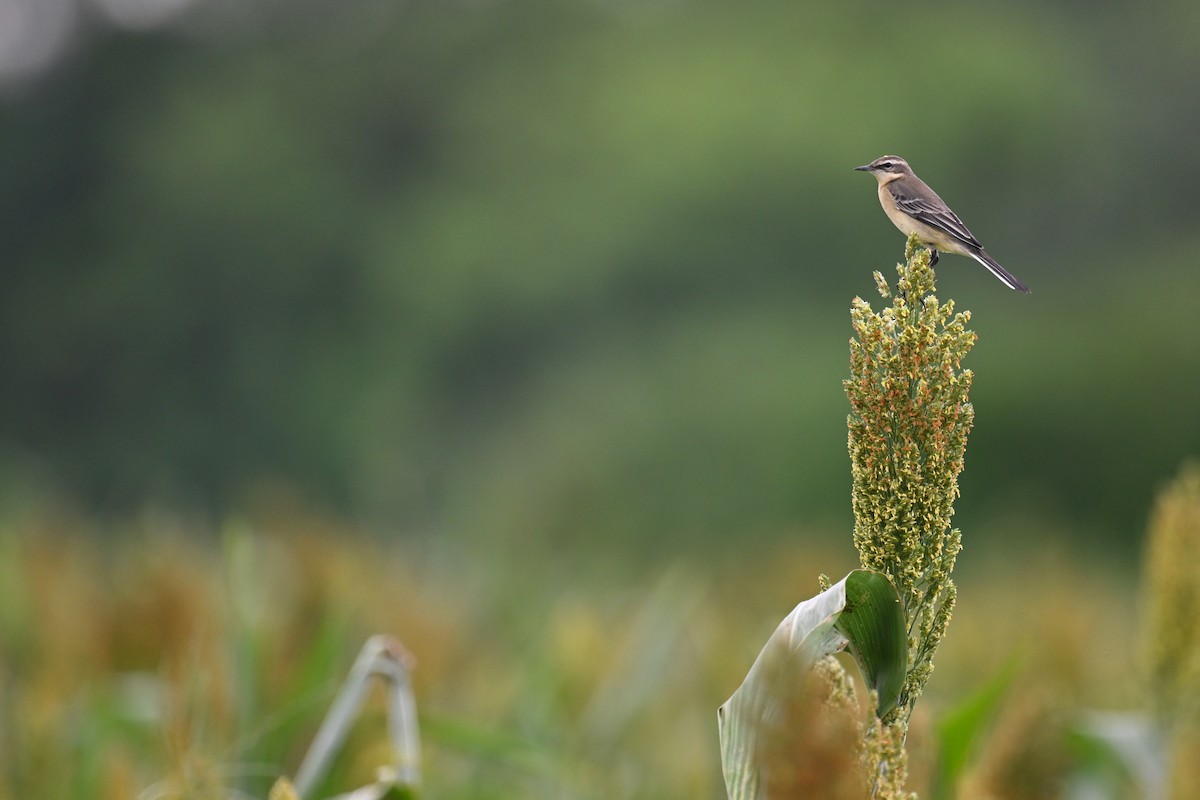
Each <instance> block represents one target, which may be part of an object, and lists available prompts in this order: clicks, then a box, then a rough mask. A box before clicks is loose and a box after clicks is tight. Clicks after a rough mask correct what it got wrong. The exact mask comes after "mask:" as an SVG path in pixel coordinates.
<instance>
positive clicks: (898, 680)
mask: <svg viewBox="0 0 1200 800" xmlns="http://www.w3.org/2000/svg"><path fill="white" fill-rule="evenodd" d="M839 650H849V652H850V653H851V654H852V655H853V656H854V659H855V661H856V662H857V663H858V666H859V669H860V670H862V672H863V676H864V679H865V680H866V682H867V685H868V686H869V687H870V688H872V689H874V690H875V691H876V693H877V694H878V698H879V706H878V708H877V709H876V714H878V715H879V716H883V715H884V714H886V713H887V712H888V711H890V710H891V709H892V708H894V707H895V706H896V702H897V701H898V700H899V697H900V690H901V688H902V687H903V686H904V676H905V670H906V669H907V666H908V636H907V631H906V629H905V625H904V614H903V612H902V610H901V608H900V598H899V596H898V595H897V594H896V589H895V587H893V586H892V583H891V581H889V580H888V579H887V577H886V576H885V575H883V574H881V573H878V572H871V571H870V570H854V571H853V572H851V573H850V574H849V575H847V576H846V577H845V578H843V579H842V580H840V581H838V582H837V583H836V584H834V585H833V586H831V587H829V589H827V590H826V591H824V592H822V593H821V594H819V595H817V596H816V597H813V598H811V599H809V600H806V601H804V602H803V603H801V604H800V605H798V606H796V607H795V608H794V609H792V612H791V613H790V614H788V615H787V617H785V618H784V620H783V621H782V622H781V623H779V626H778V627H777V628H776V629H775V632H774V633H773V634H771V638H770V639H768V640H767V643H766V645H765V646H764V647H763V649H762V652H760V653H759V654H758V658H757V659H756V660H755V661H754V665H753V666H752V667H750V672H749V673H748V674H747V675H746V679H745V680H744V681H743V682H742V685H741V686H739V687H738V689H737V691H736V692H734V693H733V696H732V697H730V698H729V699H728V700H726V701H725V703H724V705H722V706H721V708H720V709H719V710H718V711H717V726H718V730H719V733H720V738H721V769H722V771H723V772H724V774H725V787H726V789H727V791H728V792H729V797H730V800H749V799H751V798H761V797H763V790H762V787H761V784H760V776H759V769H758V737H759V730H760V728H761V727H762V725H763V724H764V723H765V722H766V721H767V720H769V719H771V717H772V716H773V715H775V714H776V713H777V712H778V709H779V706H780V704H781V703H783V702H786V700H787V698H788V696H789V695H790V694H791V693H792V692H794V691H795V687H796V686H797V683H798V681H800V680H802V678H803V676H804V674H805V673H806V672H807V671H808V670H809V668H811V667H812V665H813V664H814V663H815V662H816V661H817V660H818V659H820V658H822V657H824V656H827V655H830V654H832V653H836V652H838V651H839Z"/></svg>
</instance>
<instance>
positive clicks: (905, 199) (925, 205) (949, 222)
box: [888, 181, 983, 248]
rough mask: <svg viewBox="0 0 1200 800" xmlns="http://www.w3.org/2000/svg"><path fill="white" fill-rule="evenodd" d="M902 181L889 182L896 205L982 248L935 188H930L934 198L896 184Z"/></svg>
mask: <svg viewBox="0 0 1200 800" xmlns="http://www.w3.org/2000/svg"><path fill="white" fill-rule="evenodd" d="M898 183H901V181H893V182H891V183H889V184H888V189H890V190H891V192H892V197H893V198H895V200H896V205H897V206H899V207H900V210H901V211H903V212H904V213H905V214H908V215H909V216H910V217H912V218H913V219H916V220H918V221H920V222H924V223H925V224H926V225H929V226H931V227H934V228H937V229H938V230H940V231H945V232H946V233H948V234H950V235H951V236H953V237H954V238H955V239H959V240H961V241H962V242H963V243H964V244H968V245H970V246H972V247H979V248H982V247H983V245H981V244H980V243H979V240H978V239H976V238H975V234H973V233H971V231H969V230H967V226H966V225H964V224H963V221H962V220H961V219H959V218H958V215H957V214H955V213H954V212H953V211H951V210H950V207H949V206H947V205H946V204H945V203H943V202H942V199H941V198H940V197H938V196H937V195H936V194H934V192H933V190H932V189H930V190H929V194H930V195H932V198H929V197H922V196H920V195H917V194H913V193H911V192H907V191H905V190H904V189H903V188H901V187H899V186H897V185H896V184H898Z"/></svg>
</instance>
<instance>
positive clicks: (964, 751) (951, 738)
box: [933, 658, 1019, 800]
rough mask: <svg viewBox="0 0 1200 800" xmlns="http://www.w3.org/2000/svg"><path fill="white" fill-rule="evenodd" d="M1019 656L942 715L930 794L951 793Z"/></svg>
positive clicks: (941, 799)
mask: <svg viewBox="0 0 1200 800" xmlns="http://www.w3.org/2000/svg"><path fill="white" fill-rule="evenodd" d="M1017 667H1018V660H1017V659H1016V658H1013V659H1012V660H1011V661H1009V663H1008V664H1007V665H1006V666H1005V667H1004V668H1003V669H1002V670H1000V672H999V673H998V674H997V675H996V676H995V677H994V678H992V679H991V680H990V681H988V682H987V683H986V684H985V685H984V686H983V687H982V688H981V689H979V690H978V691H977V692H975V693H974V694H973V695H971V696H970V697H968V698H967V699H966V700H964V701H962V702H961V703H959V704H958V705H957V706H955V707H954V708H953V709H951V710H950V711H949V712H947V713H946V715H945V716H944V717H942V720H941V722H939V723H938V726H937V736H938V751H939V759H938V774H937V784H936V786H935V791H934V793H933V796H934V797H935V798H937V800H950V798H952V797H954V792H955V784H956V783H957V782H958V778H959V775H961V774H962V771H963V768H964V767H965V766H966V764H967V759H968V757H969V756H970V754H971V751H972V750H973V749H974V747H975V745H976V743H977V742H978V741H979V737H980V735H981V734H982V733H983V731H984V729H985V728H986V727H987V726H988V725H989V724H990V723H991V721H992V720H993V719H994V718H995V716H996V710H997V709H998V708H999V707H1000V703H1001V702H1002V701H1003V700H1004V697H1005V695H1007V694H1008V689H1009V687H1010V686H1012V684H1013V681H1014V680H1015V679H1016V677H1017V673H1018V672H1019V670H1018V668H1017Z"/></svg>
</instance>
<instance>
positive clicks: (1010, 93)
mask: <svg viewBox="0 0 1200 800" xmlns="http://www.w3.org/2000/svg"><path fill="white" fill-rule="evenodd" d="M113 2H115V0H107V3H109V4H111V3H113ZM237 5H238V4H228V3H219V2H213V3H208V4H205V3H199V4H197V5H195V6H193V7H190V8H188V9H186V12H185V13H183V14H182V15H181V16H179V17H178V18H175V19H173V20H172V21H171V22H170V24H166V25H162V26H159V27H154V28H150V29H146V30H128V29H120V28H116V27H112V26H105V25H102V24H100V23H98V22H93V23H92V24H90V25H89V26H88V30H87V32H86V36H84V37H83V38H80V39H79V40H78V41H76V43H75V46H74V48H73V49H72V50H71V51H70V52H69V53H68V54H67V55H66V56H65V57H64V58H63V59H62V60H61V61H60V62H59V63H57V64H56V65H55V66H54V67H53V68H52V69H50V70H49V71H47V72H45V73H43V74H40V75H38V76H35V77H27V78H26V79H24V80H22V81H20V82H18V81H16V80H11V81H9V83H8V85H7V87H6V94H5V97H4V100H3V103H2V105H0V240H2V241H3V242H4V266H3V283H2V291H0V326H2V331H0V370H2V374H3V380H4V386H5V391H4V392H3V393H2V394H0V404H2V405H0V470H2V472H0V475H2V476H3V485H4V486H5V487H6V491H7V494H8V496H9V499H10V500H12V499H13V498H18V497H19V496H21V494H22V493H23V492H27V491H29V490H30V489H31V488H32V489H35V490H39V491H40V490H43V489H46V488H47V487H49V488H50V489H52V490H53V491H54V492H56V493H60V494H61V495H62V496H64V497H71V498H76V499H77V500H78V502H80V503H81V504H83V505H84V506H85V507H86V508H89V509H92V510H97V511H105V512H118V513H120V512H124V511H126V510H129V509H131V508H136V507H138V506H139V505H141V504H143V503H147V502H156V503H166V504H171V505H178V506H182V507H185V508H191V509H199V510H204V511H209V512H212V513H216V514H224V513H227V512H228V511H229V510H231V509H236V508H237V507H239V506H240V505H242V504H244V503H247V502H253V500H254V498H255V496H256V493H258V492H260V491H261V490H262V487H264V486H272V485H285V486H289V487H292V488H293V489H294V490H296V491H298V492H301V493H303V494H304V495H306V496H307V497H309V498H310V499H311V500H312V501H313V502H316V503H320V504H328V505H333V506H336V507H339V508H342V509H344V510H345V511H347V512H348V513H353V514H356V515H363V516H367V517H372V518H376V519H382V520H386V521H387V523H388V524H389V525H390V526H392V527H394V528H395V529H398V530H403V531H426V532H432V533H440V532H453V533H459V534H463V535H478V536H491V535H500V536H501V537H502V538H505V539H506V540H511V539H513V538H521V537H526V538H531V539H533V540H555V541H561V542H567V543H573V542H584V541H595V540H602V541H616V542H618V543H622V542H624V543H631V542H635V541H636V542H643V543H650V544H651V546H655V545H656V543H660V542H661V543H663V545H662V546H664V547H676V546H678V543H679V542H680V541H683V540H685V539H686V540H687V541H689V542H693V543H702V544H704V545H705V546H709V545H712V544H713V543H715V542H718V541H721V540H726V541H729V540H738V539H741V540H743V541H744V536H746V535H751V536H757V535H763V536H771V535H777V534H778V533H779V532H781V531H783V530H786V529H788V528H789V527H794V526H797V525H811V526H817V527H819V526H829V527H831V528H836V529H838V530H839V531H846V530H848V525H849V520H850V509H849V464H848V460H847V456H846V453H845V436H846V433H845V427H844V419H845V413H846V410H847V406H846V402H845V399H844V397H843V396H842V394H841V387H840V381H841V379H842V377H843V376H844V375H845V374H846V371H847V366H846V362H847V347H846V342H847V340H848V338H849V334H850V330H849V324H848V323H849V301H850V298H851V297H853V296H854V295H856V294H861V295H863V296H864V297H868V298H869V296H870V295H872V294H873V293H874V285H873V282H872V280H871V277H870V274H871V271H872V270H876V269H883V270H887V269H888V267H889V265H891V264H892V263H894V262H895V261H896V260H897V259H899V258H900V257H901V254H902V247H903V240H902V238H901V237H900V235H899V234H898V233H897V232H896V231H895V230H894V229H892V227H891V226H890V224H889V223H888V222H887V220H886V219H885V218H884V217H883V215H882V214H881V213H880V209H879V208H878V205H877V201H876V199H875V196H874V186H873V184H872V183H871V182H870V181H869V180H868V179H866V178H864V177H863V176H861V175H857V174H855V173H853V172H851V168H852V167H853V166H855V165H857V164H861V163H865V162H866V161H869V160H870V159H872V158H874V157H876V156H878V155H881V154H883V153H885V152H896V153H900V154H902V155H904V156H906V157H907V158H908V159H909V160H910V161H911V162H912V163H913V164H914V166H915V168H916V169H917V171H918V172H919V173H920V174H921V175H922V176H923V177H925V178H926V179H927V180H928V181H929V182H930V183H932V184H933V185H934V186H935V187H937V189H938V191H939V192H940V193H941V194H942V195H943V197H945V198H946V199H947V200H948V201H949V202H950V203H951V205H953V206H954V207H955V209H956V210H957V211H958V212H959V213H960V214H961V215H962V216H963V217H964V219H966V221H967V222H968V224H969V225H970V226H971V227H972V229H973V230H974V231H975V233H976V234H977V235H978V236H979V237H980V238H981V239H982V240H983V241H984V242H985V243H986V244H987V245H988V248H989V250H990V251H991V252H993V254H995V255H996V256H997V258H999V259H1000V260H1001V261H1002V262H1003V263H1004V264H1006V265H1007V266H1008V267H1009V268H1011V269H1012V271H1013V272H1014V273H1016V274H1017V275H1018V276H1020V277H1021V278H1022V279H1023V280H1024V281H1026V282H1027V283H1029V284H1030V285H1031V286H1032V287H1033V294H1032V295H1031V296H1030V297H1020V296H1016V295H1014V294H1011V293H1008V292H1006V291H1005V290H1004V289H1003V287H1001V286H1000V285H999V284H997V283H996V282H995V281H994V279H992V278H990V276H988V275H986V274H985V273H984V272H983V271H982V270H981V269H978V268H977V267H976V266H975V265H973V264H972V263H970V262H968V261H966V260H965V259H955V258H947V259H945V260H943V262H942V264H941V265H939V281H940V284H939V286H940V291H941V293H942V294H943V295H945V296H950V297H954V298H955V299H956V300H957V302H958V304H959V307H960V308H969V309H971V310H972V312H973V313H974V315H975V317H974V327H975V329H976V330H977V331H978V333H979V334H980V337H981V339H980V343H979V346H978V347H977V348H976V351H975V352H974V353H973V354H972V356H971V359H970V360H969V363H968V366H969V367H971V368H972V369H974V370H975V371H976V373H977V380H976V385H975V390H974V393H973V399H974V401H975V404H976V410H977V427H976V430H975V432H974V434H973V437H972V444H971V447H970V448H969V450H968V457H967V469H966V472H965V474H964V478H963V493H964V495H963V498H962V501H961V503H960V504H959V508H958V510H959V513H960V516H959V518H958V524H960V525H962V526H963V527H964V529H967V528H968V527H969V526H971V525H975V526H976V527H980V528H985V527H986V528H988V529H989V532H990V533H993V535H997V536H999V535H1008V534H1009V533H1021V532H1028V531H1032V530H1042V529H1054V530H1056V531H1064V532H1067V533H1071V532H1077V533H1079V534H1081V535H1082V534H1086V535H1088V536H1093V537H1094V536H1098V535H1101V534H1102V537H1101V538H1106V539H1110V540H1113V539H1129V538H1131V537H1132V536H1134V535H1136V534H1137V532H1138V531H1140V528H1141V525H1142V520H1143V517H1144V515H1145V512H1146V508H1147V506H1148V502H1149V497H1150V494H1151V490H1152V488H1153V487H1154V486H1155V485H1156V484H1157V483H1158V482H1159V481H1160V480H1161V479H1163V478H1164V477H1165V476H1167V475H1169V474H1171V473H1172V472H1173V471H1174V469H1175V466H1176V465H1177V463H1178V461H1179V460H1180V458H1181V457H1182V456H1183V455H1185V454H1187V453H1189V452H1193V453H1194V452H1196V451H1198V450H1200V414H1198V413H1197V410H1198V409H1200V332H1198V330H1197V325H1196V322H1195V316H1196V312H1195V308H1194V299H1195V298H1196V297H1197V296H1198V294H1200V270H1198V269H1197V260H1198V259H1200V235H1198V234H1197V232H1196V229H1195V227H1194V225H1193V224H1192V223H1193V221H1194V220H1195V219H1196V215H1197V211H1198V210H1200V209H1198V205H1200V199H1198V196H1197V195H1196V193H1195V192H1194V190H1193V189H1192V186H1193V183H1194V182H1195V180H1196V179H1197V176H1198V174H1200V162H1198V161H1197V160H1196V159H1195V158H1193V157H1192V150H1193V149H1194V139H1195V131H1196V129H1197V127H1198V125H1200V84H1198V83H1197V81H1196V79H1195V78H1196V75H1197V74H1200V13H1197V11H1196V8H1197V6H1196V5H1195V4H1194V3H1183V2H1177V1H1176V0H1154V2H1149V3H1140V4H1138V5H1137V6H1136V12H1135V6H1134V5H1133V4H1132V3H1129V4H1122V3H1110V4H1105V5H1102V6H1096V5H1081V4H1077V3H1072V2H1066V1H1065V0H1063V2H1058V3H1028V2H1027V3H999V2H989V3H983V4H972V5H963V4H956V3H950V2H927V3H918V4H908V5H905V6H904V9H903V13H898V9H897V7H896V6H895V5H893V4H887V3H883V2H881V0H860V2H854V3H850V4H837V5H836V6H835V5H832V4H829V5H827V4H816V3H796V2H764V3H757V4H753V5H750V6H747V5H744V4H732V3H718V2H686V3H683V2H676V3H669V2H659V3H649V4H639V3H623V2H601V1H600V0H575V1H574V2H551V1H550V0H546V1H544V2H543V1H541V0H511V1H510V0H498V1H497V2H486V3H484V2H466V1H465V0H464V2H448V1H447V0H437V1H436V2H433V1H429V2H426V1H424V0H416V1H415V2H410V3H391V2H381V1H380V0H359V2H354V3H329V2H303V1H302V0H292V2H286V3H284V2H275V3H266V2H263V3H261V4H258V5H252V6H251V7H252V8H253V9H254V13H249V12H247V11H246V10H245V9H241V10H235V7H236V6H237ZM243 5H249V4H243ZM0 61H2V60H0ZM985 521H991V522H989V523H988V524H986V525H985V524H984V523H985ZM989 526H990V527H989Z"/></svg>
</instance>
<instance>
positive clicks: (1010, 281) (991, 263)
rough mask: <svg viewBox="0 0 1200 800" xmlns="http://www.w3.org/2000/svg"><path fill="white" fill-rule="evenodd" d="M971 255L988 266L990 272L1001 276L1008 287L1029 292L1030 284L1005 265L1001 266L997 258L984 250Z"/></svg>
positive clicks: (1025, 292)
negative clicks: (1018, 277) (1027, 284)
mask: <svg viewBox="0 0 1200 800" xmlns="http://www.w3.org/2000/svg"><path fill="white" fill-rule="evenodd" d="M971 256H972V257H973V258H974V259H975V260H976V261H978V262H979V263H980V264H983V265H984V266H985V267H987V268H988V272H990V273H992V274H993V275H995V276H996V277H997V278H999V279H1000V280H1001V281H1002V282H1003V283H1004V285H1005V286H1007V287H1008V288H1010V289H1013V290H1015V291H1018V292H1021V293H1022V294H1029V287H1028V286H1026V285H1025V284H1023V283H1021V282H1020V281H1019V280H1017V276H1016V275H1013V274H1012V273H1011V272H1009V271H1008V270H1006V269H1005V268H1004V267H1002V266H1000V264H999V263H998V262H997V261H996V259H994V258H992V257H991V256H989V255H988V254H987V253H985V252H983V250H979V251H978V252H974V253H971Z"/></svg>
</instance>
